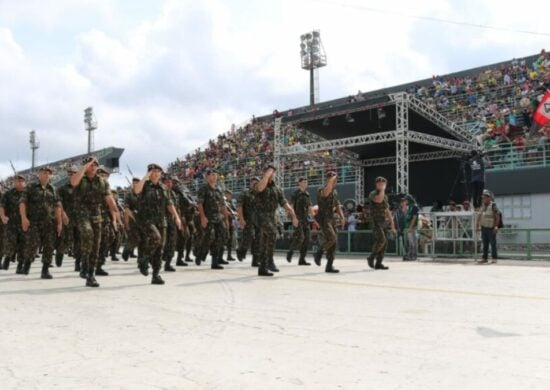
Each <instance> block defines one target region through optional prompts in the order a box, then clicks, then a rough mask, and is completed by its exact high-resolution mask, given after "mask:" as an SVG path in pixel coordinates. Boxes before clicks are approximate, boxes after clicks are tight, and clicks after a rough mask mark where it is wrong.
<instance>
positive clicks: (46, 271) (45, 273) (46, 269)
mask: <svg viewBox="0 0 550 390" xmlns="http://www.w3.org/2000/svg"><path fill="white" fill-rule="evenodd" d="M40 279H53V276H52V274H50V265H49V264H42V274H41V275H40Z"/></svg>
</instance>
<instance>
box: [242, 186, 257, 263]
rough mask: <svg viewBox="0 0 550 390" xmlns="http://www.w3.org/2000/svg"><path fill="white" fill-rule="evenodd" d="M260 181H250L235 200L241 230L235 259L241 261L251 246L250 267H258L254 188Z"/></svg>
mask: <svg viewBox="0 0 550 390" xmlns="http://www.w3.org/2000/svg"><path fill="white" fill-rule="evenodd" d="M259 181H260V178H258V177H252V178H251V179H250V188H249V189H248V190H243V191H242V192H241V194H240V195H239V199H238V200H237V215H238V217H239V225H240V227H241V230H242V236H241V241H240V243H239V248H238V249H237V259H239V261H243V259H244V258H245V257H246V252H247V251H248V248H250V246H252V266H253V267H254V266H255V267H257V266H258V256H257V255H258V236H259V232H258V228H257V227H258V224H257V223H256V219H255V217H254V215H255V211H254V187H256V184H258V182H259Z"/></svg>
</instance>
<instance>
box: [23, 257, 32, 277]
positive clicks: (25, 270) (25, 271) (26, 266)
mask: <svg viewBox="0 0 550 390" xmlns="http://www.w3.org/2000/svg"><path fill="white" fill-rule="evenodd" d="M31 262H32V261H31V260H29V259H27V260H25V263H24V264H23V275H28V274H29V271H30V270H31Z"/></svg>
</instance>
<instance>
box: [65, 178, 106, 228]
mask: <svg viewBox="0 0 550 390" xmlns="http://www.w3.org/2000/svg"><path fill="white" fill-rule="evenodd" d="M109 195H111V189H110V188H109V183H108V182H107V181H105V180H103V179H102V178H101V177H99V176H97V175H96V176H94V177H93V178H92V179H89V178H88V176H84V177H83V178H82V180H81V181H80V183H79V184H78V186H76V187H74V192H73V196H74V205H75V215H76V218H77V219H78V218H95V219H97V220H101V209H102V205H104V204H105V197H107V196H109Z"/></svg>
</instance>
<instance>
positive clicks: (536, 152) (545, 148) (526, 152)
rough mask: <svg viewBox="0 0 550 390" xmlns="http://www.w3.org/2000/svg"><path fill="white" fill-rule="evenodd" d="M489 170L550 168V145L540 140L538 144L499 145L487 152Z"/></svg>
mask: <svg viewBox="0 0 550 390" xmlns="http://www.w3.org/2000/svg"><path fill="white" fill-rule="evenodd" d="M485 153H486V157H487V160H488V164H487V168H486V169H487V170H494V171H497V170H511V169H520V168H538V167H547V166H550V143H547V142H544V139H540V140H539V141H538V142H537V143H536V144H533V145H528V146H521V147H519V146H515V145H513V144H510V143H505V144H497V145H495V146H494V147H491V148H489V149H486V150H485Z"/></svg>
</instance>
